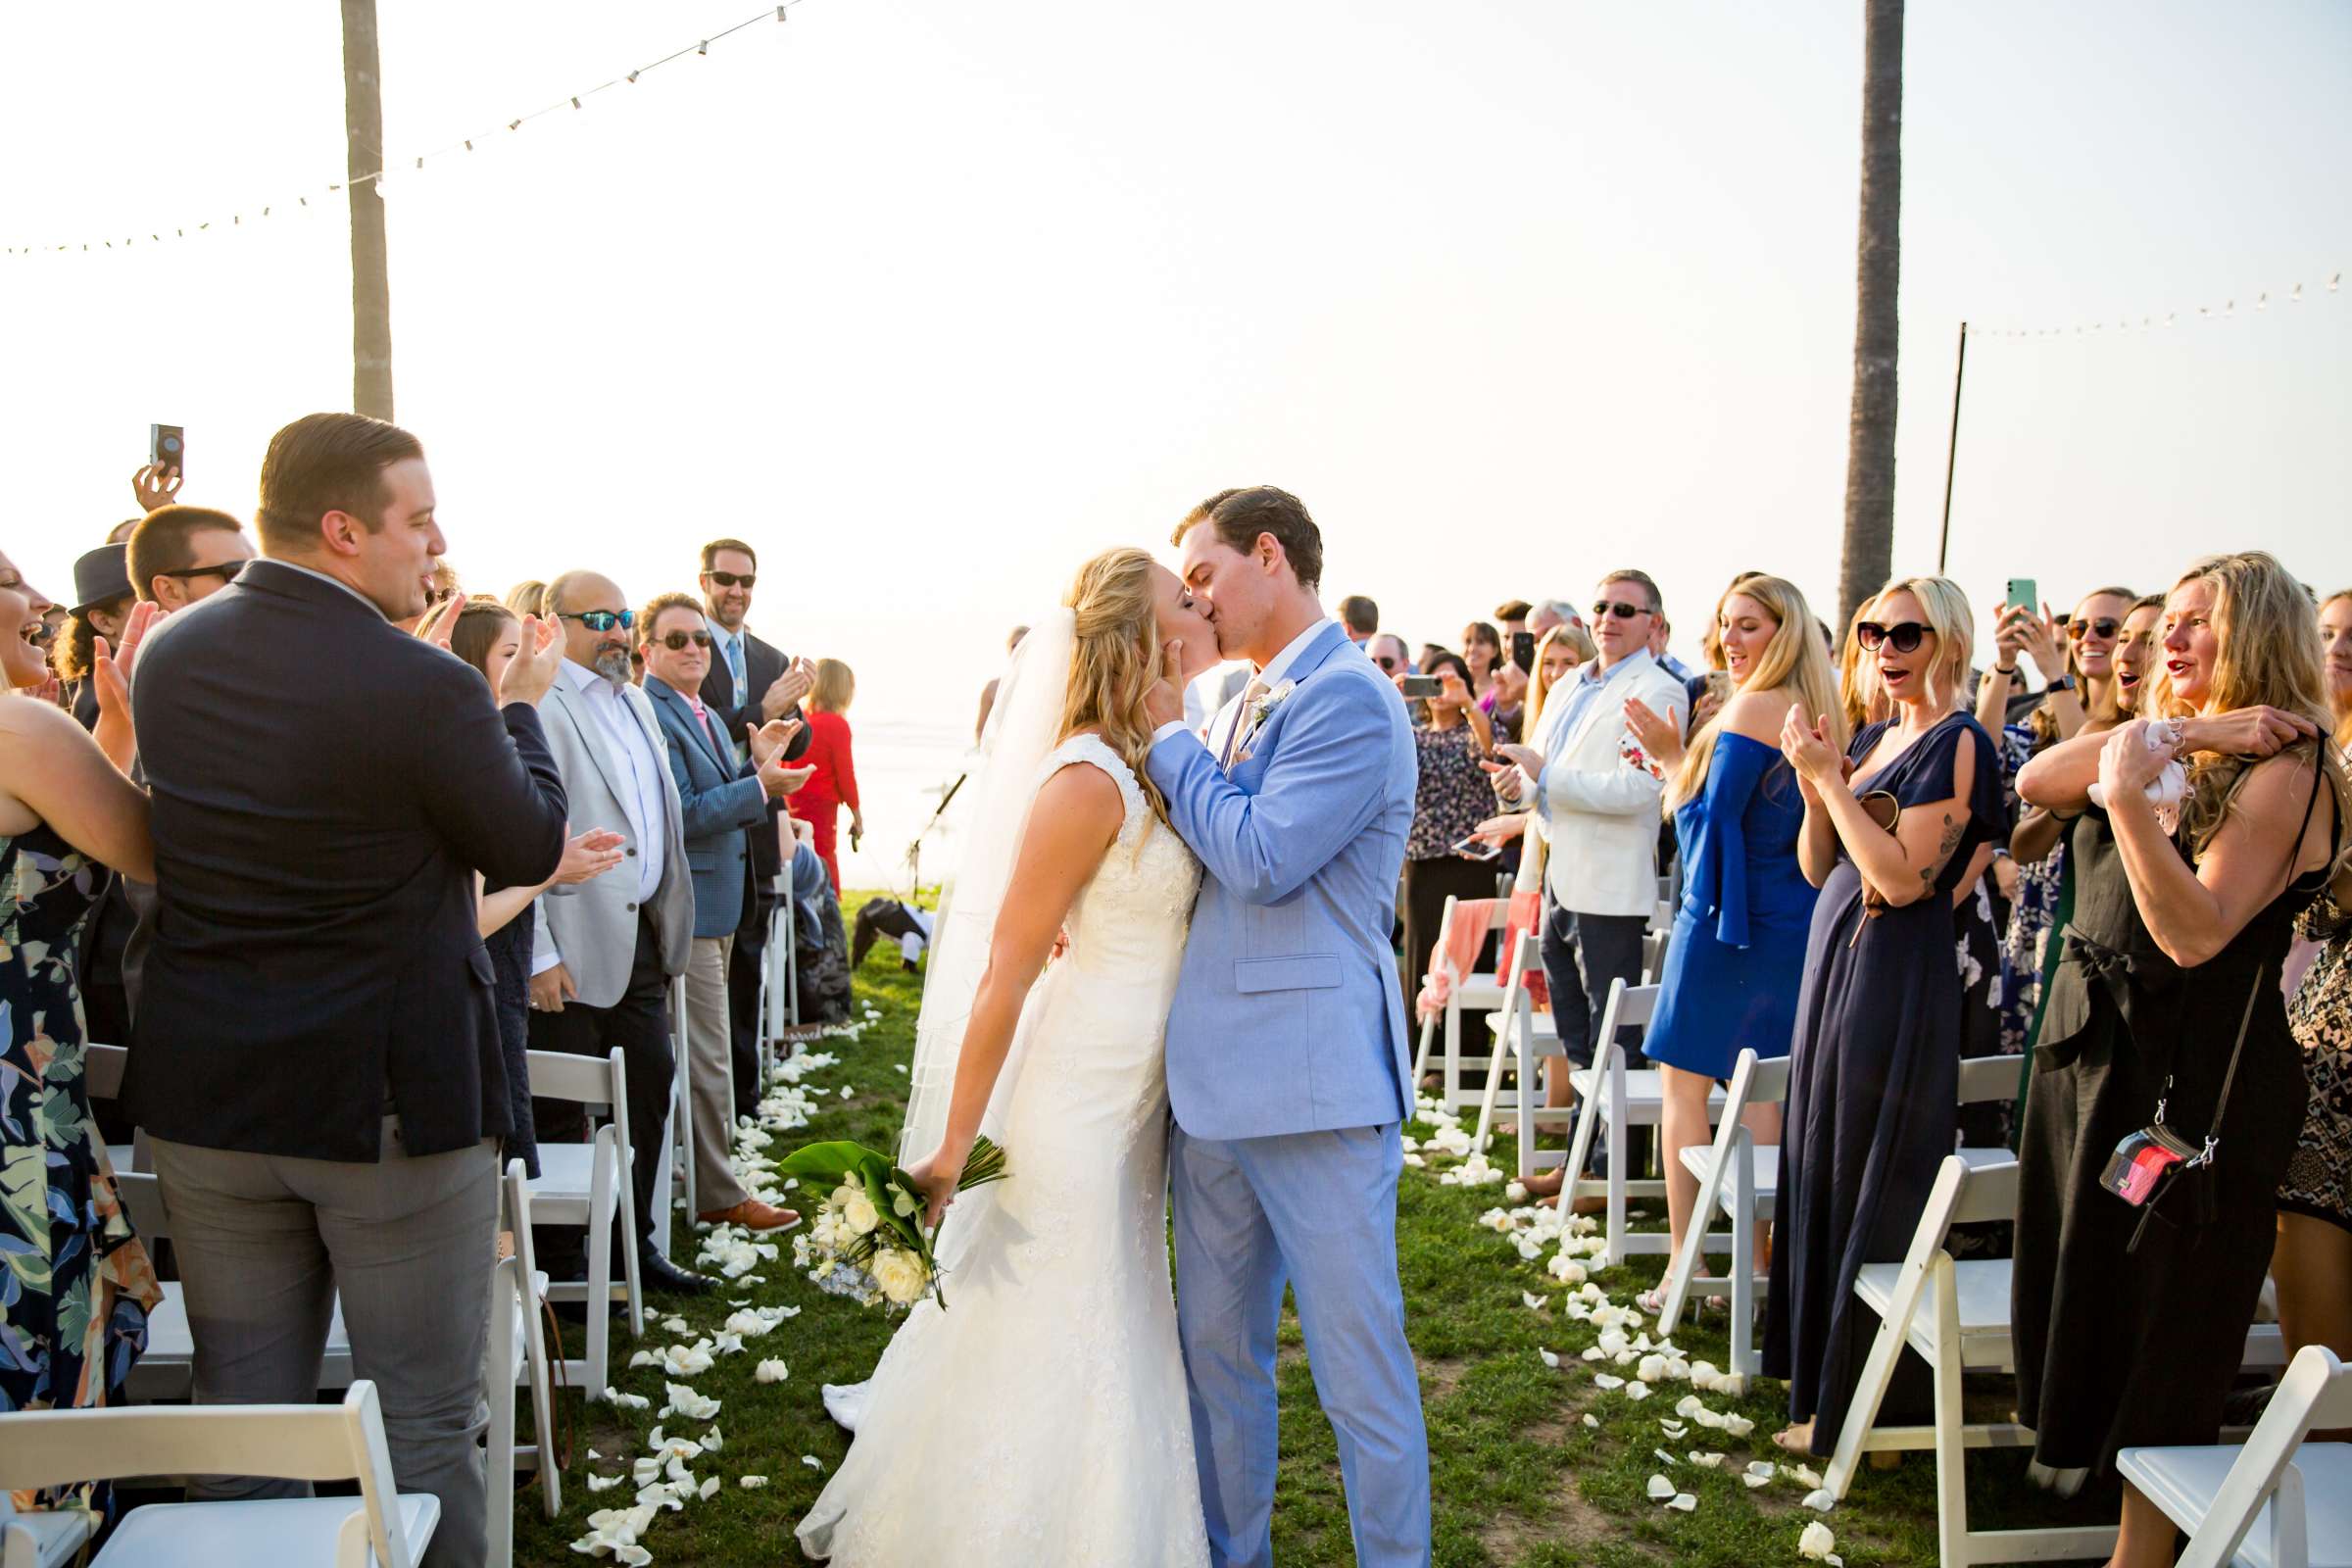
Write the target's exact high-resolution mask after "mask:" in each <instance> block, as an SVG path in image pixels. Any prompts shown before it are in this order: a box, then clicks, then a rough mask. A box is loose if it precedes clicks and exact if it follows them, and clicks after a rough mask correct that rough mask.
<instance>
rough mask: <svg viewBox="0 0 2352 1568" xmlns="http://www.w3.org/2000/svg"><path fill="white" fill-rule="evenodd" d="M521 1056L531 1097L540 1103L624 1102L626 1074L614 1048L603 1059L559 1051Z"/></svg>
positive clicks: (535, 1052)
mask: <svg viewBox="0 0 2352 1568" xmlns="http://www.w3.org/2000/svg"><path fill="white" fill-rule="evenodd" d="M525 1056H526V1058H527V1060H528V1062H529V1066H530V1074H531V1093H532V1094H533V1095H535V1096H537V1097H538V1098H539V1099H541V1100H570V1101H576V1102H578V1103H581V1104H586V1105H606V1104H615V1105H616V1104H619V1103H622V1101H623V1100H624V1099H625V1098H626V1088H625V1085H626V1083H627V1070H626V1069H625V1068H624V1067H622V1065H621V1060H620V1049H619V1048H618V1047H614V1048H613V1052H612V1054H610V1055H606V1056H574V1055H572V1054H569V1053H567V1052H562V1051H533V1052H527V1053H525Z"/></svg>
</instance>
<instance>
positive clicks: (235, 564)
mask: <svg viewBox="0 0 2352 1568" xmlns="http://www.w3.org/2000/svg"><path fill="white" fill-rule="evenodd" d="M244 569H245V563H244V562H242V561H223V562H221V564H219V565H217V566H182V567H180V568H179V569H178V570H177V571H159V572H157V573H156V575H157V576H158V577H177V578H178V579H179V580H180V581H181V582H186V581H187V580H188V579H189V578H191V577H218V578H220V579H221V581H222V582H235V581H236V580H237V576H238V574H239V573H240V572H242V571H244Z"/></svg>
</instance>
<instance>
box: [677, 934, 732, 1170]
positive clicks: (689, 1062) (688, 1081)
mask: <svg viewBox="0 0 2352 1568" xmlns="http://www.w3.org/2000/svg"><path fill="white" fill-rule="evenodd" d="M669 1042H670V1057H671V1059H672V1060H673V1061H675V1062H676V1063H677V1066H676V1069H675V1070H674V1071H673V1072H671V1073H670V1075H669V1136H670V1142H671V1143H672V1144H673V1145H674V1146H676V1149H677V1163H676V1165H675V1166H674V1167H673V1169H672V1171H671V1183H672V1185H671V1187H670V1188H668V1189H665V1190H667V1191H672V1192H674V1193H676V1194H677V1195H678V1197H679V1201H682V1202H684V1203H685V1205H686V1212H687V1213H689V1214H698V1213H700V1212H702V1210H701V1209H699V1208H697V1207H696V1206H695V1192H694V1055H693V1053H692V1052H691V1051H689V1050H688V1049H687V1045H686V977H685V976H684V975H679V976H677V977H675V978H673V979H672V980H671V981H670V982H669ZM727 1103H728V1104H730V1105H732V1104H733V1103H734V1100H733V1099H732V1098H730V1099H729V1100H728V1102H727Z"/></svg>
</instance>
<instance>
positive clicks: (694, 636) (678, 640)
mask: <svg viewBox="0 0 2352 1568" xmlns="http://www.w3.org/2000/svg"><path fill="white" fill-rule="evenodd" d="M661 643H662V647H664V648H666V649H668V650H669V651H670V652H671V653H673V654H680V653H684V652H685V651H686V645H687V644H688V643H692V644H694V646H695V647H697V648H708V647H710V646H711V634H710V633H709V632H707V631H670V632H663V633H662V637H661Z"/></svg>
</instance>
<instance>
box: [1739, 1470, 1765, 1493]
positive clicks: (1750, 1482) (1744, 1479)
mask: <svg viewBox="0 0 2352 1568" xmlns="http://www.w3.org/2000/svg"><path fill="white" fill-rule="evenodd" d="M1740 1485H1742V1486H1744V1487H1746V1488H1747V1489H1748V1490H1749V1491H1750V1492H1753V1491H1754V1490H1755V1489H1756V1488H1758V1487H1769V1486H1771V1485H1772V1477H1770V1476H1751V1475H1748V1474H1745V1473H1744V1472H1743V1473H1741V1475H1740Z"/></svg>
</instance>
